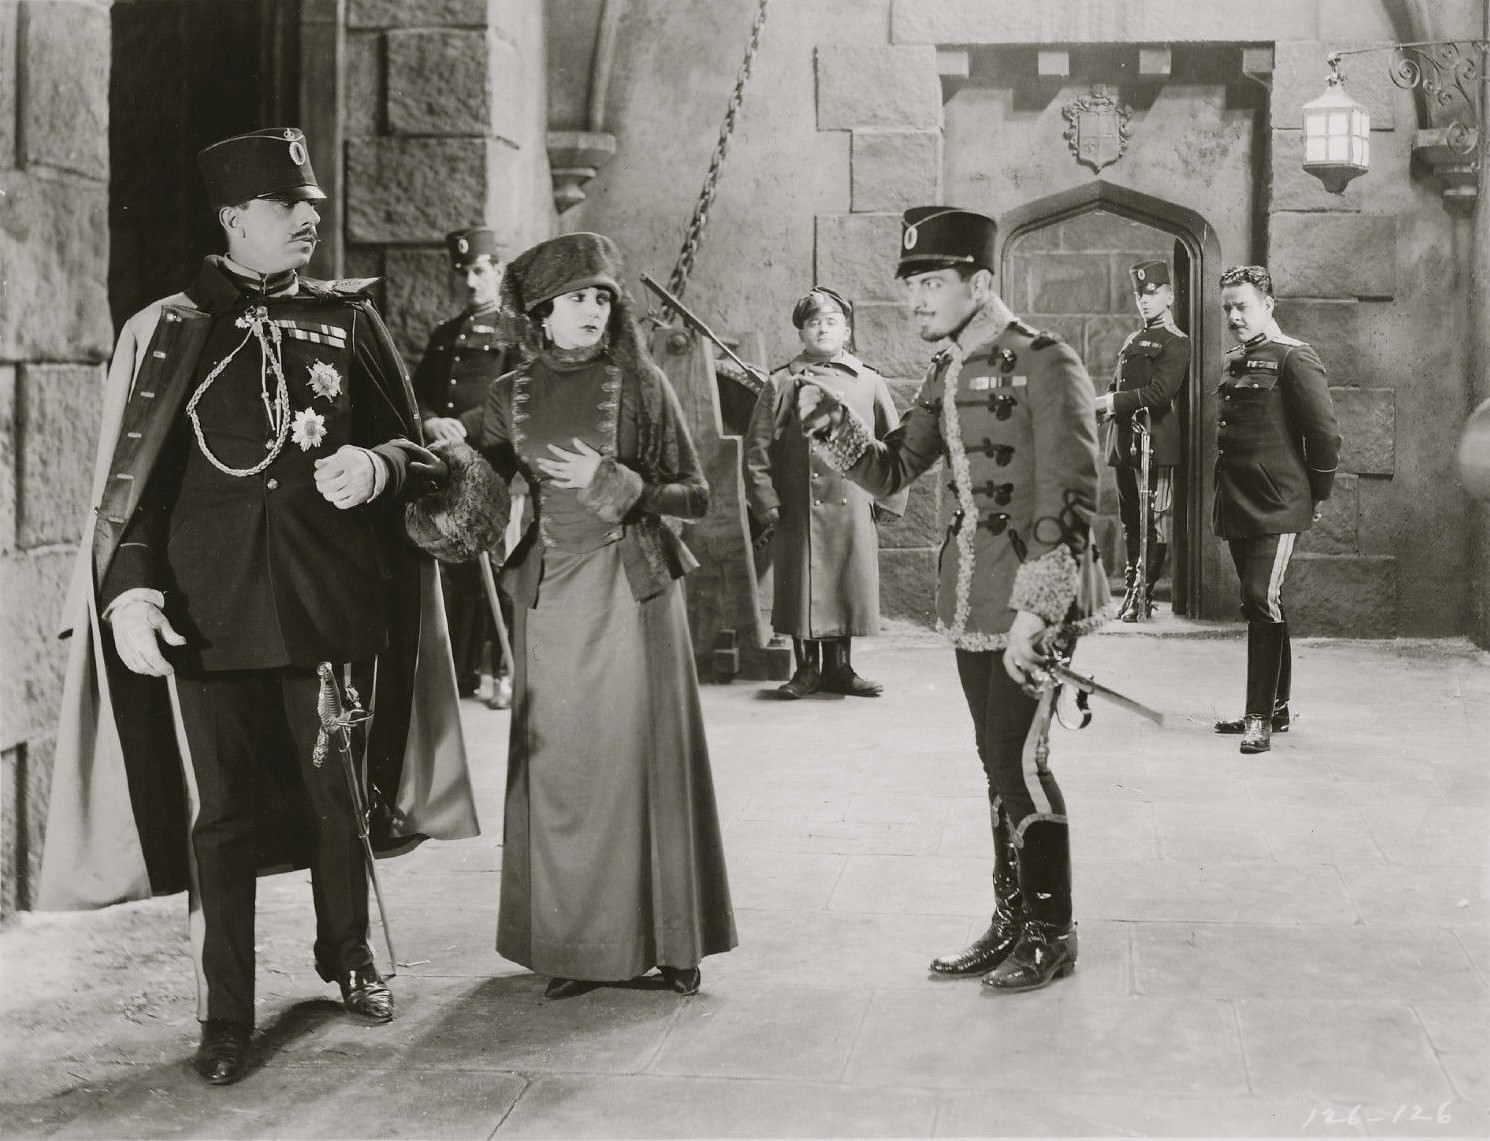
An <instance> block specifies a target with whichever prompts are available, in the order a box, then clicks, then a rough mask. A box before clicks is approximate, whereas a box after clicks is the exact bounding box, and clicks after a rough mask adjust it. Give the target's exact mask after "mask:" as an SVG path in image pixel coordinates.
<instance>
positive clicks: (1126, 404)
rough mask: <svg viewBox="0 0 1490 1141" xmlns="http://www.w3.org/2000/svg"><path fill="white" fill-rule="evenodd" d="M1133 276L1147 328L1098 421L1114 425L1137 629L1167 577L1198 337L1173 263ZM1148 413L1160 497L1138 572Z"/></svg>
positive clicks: (1125, 609)
mask: <svg viewBox="0 0 1490 1141" xmlns="http://www.w3.org/2000/svg"><path fill="white" fill-rule="evenodd" d="M1128 277H1129V278H1130V280H1131V281H1132V283H1133V300H1134V302H1135V303H1136V304H1137V306H1138V313H1139V316H1141V317H1142V318H1143V328H1142V329H1139V330H1138V331H1137V332H1136V333H1131V334H1129V336H1128V339H1127V340H1126V341H1124V342H1123V347H1122V349H1121V350H1119V352H1118V363H1117V369H1116V372H1115V373H1114V375H1113V378H1112V383H1111V385H1109V386H1108V389H1107V392H1106V393H1104V394H1103V395H1101V396H1099V397H1097V417H1098V419H1108V418H1110V420H1111V423H1110V424H1108V425H1105V430H1104V431H1103V433H1102V436H1103V458H1104V459H1105V460H1106V461H1107V466H1108V467H1111V468H1113V469H1114V474H1115V475H1116V476H1117V493H1118V516H1119V518H1121V519H1122V523H1123V549H1124V553H1125V555H1126V556H1127V565H1126V568H1125V570H1124V572H1123V580H1124V583H1125V585H1126V588H1127V590H1126V593H1125V594H1124V595H1123V601H1122V605H1121V606H1119V607H1118V615H1117V616H1118V618H1119V619H1121V620H1122V621H1124V622H1136V621H1137V620H1138V611H1139V608H1140V606H1146V607H1147V608H1148V612H1149V613H1152V612H1153V592H1154V584H1155V583H1156V582H1158V581H1159V578H1160V576H1161V575H1163V573H1164V555H1165V552H1166V550H1167V549H1168V546H1169V528H1170V524H1171V520H1172V517H1173V509H1174V469H1175V465H1176V464H1178V463H1179V462H1180V422H1179V417H1178V416H1176V415H1175V414H1174V407H1173V405H1174V399H1175V397H1176V396H1178V395H1179V392H1180V389H1181V388H1183V387H1184V384H1185V377H1186V376H1187V375H1188V374H1189V372H1190V338H1189V337H1187V336H1185V334H1184V333H1182V332H1180V330H1179V327H1178V326H1177V325H1175V323H1174V286H1173V284H1172V283H1171V282H1170V278H1169V265H1168V263H1167V262H1162V261H1145V262H1139V263H1138V264H1137V265H1135V266H1132V267H1131V268H1130V269H1129V270H1128ZM1140 409H1144V410H1146V411H1147V413H1148V433H1149V446H1150V448H1151V451H1150V454H1149V488H1148V490H1149V494H1150V495H1151V496H1152V497H1153V498H1152V501H1151V507H1150V512H1149V520H1148V532H1149V533H1148V553H1147V562H1148V566H1147V567H1144V568H1140V567H1139V565H1138V558H1139V547H1140V546H1142V543H1141V542H1140V539H1141V536H1140V534H1139V527H1140V526H1141V524H1140V520H1139V516H1140V514H1141V512H1140V510H1139V493H1138V478H1139V471H1140V455H1139V451H1138V449H1139V448H1140V447H1141V446H1142V443H1141V437H1140V436H1139V435H1138V434H1136V433H1135V432H1134V431H1133V417H1134V414H1135V413H1137V412H1138V411H1139V410H1140ZM1144 617H1148V614H1145V615H1144Z"/></svg>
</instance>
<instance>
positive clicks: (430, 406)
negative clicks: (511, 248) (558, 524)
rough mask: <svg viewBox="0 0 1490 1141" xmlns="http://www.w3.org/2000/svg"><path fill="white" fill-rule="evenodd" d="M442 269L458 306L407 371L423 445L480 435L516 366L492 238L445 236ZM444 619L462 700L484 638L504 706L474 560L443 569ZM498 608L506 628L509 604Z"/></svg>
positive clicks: (495, 700) (507, 695)
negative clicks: (457, 286) (500, 306)
mask: <svg viewBox="0 0 1490 1141" xmlns="http://www.w3.org/2000/svg"><path fill="white" fill-rule="evenodd" d="M445 245H446V247H447V248H448V249H449V251H450V267H451V270H452V272H453V273H455V274H456V275H457V276H459V277H460V278H461V279H462V280H463V282H464V287H465V291H466V295H467V303H466V307H465V308H464V309H462V310H461V311H460V312H459V313H458V314H456V315H455V316H454V317H452V318H451V319H450V320H448V321H446V322H445V323H444V324H443V325H440V326H439V327H437V328H436V329H435V331H434V332H433V333H431V334H430V338H429V344H428V345H427V346H426V347H425V350H424V356H423V358H422V359H421V360H420V362H419V367H418V368H416V369H415V370H414V381H413V383H414V398H415V399H416V400H417V401H418V402H419V418H420V420H422V421H423V423H424V432H425V436H426V437H427V438H428V439H430V440H448V441H453V442H464V441H466V440H468V439H469V440H475V439H477V438H479V437H480V435H481V414H482V409H483V408H485V406H486V393H487V390H488V389H489V388H490V387H491V383H492V381H494V380H496V379H497V377H499V376H501V375H502V374H503V373H504V372H507V371H508V370H509V369H511V368H514V367H515V366H516V365H517V363H518V358H517V353H516V351H515V350H514V349H510V348H507V347H504V346H503V345H502V343H501V341H500V340H499V339H498V336H497V333H498V323H497V298H498V294H499V293H500V291H501V287H502V263H501V261H500V259H499V252H498V249H497V240H496V235H495V234H493V233H492V231H491V230H489V229H488V228H487V227H485V226H475V227H472V228H471V229H468V230H456V231H455V232H454V233H450V234H447V235H445ZM441 585H442V586H443V587H444V590H445V615H446V618H447V619H448V621H449V623H450V642H451V646H452V648H453V650H454V652H455V676H456V682H457V684H458V686H459V689H460V694H461V696H462V697H471V696H474V695H475V693H476V691H477V689H479V688H480V686H481V655H482V651H483V649H484V648H485V646H486V643H487V642H488V640H492V650H491V652H492V704H493V706H495V707H496V708H498V709H505V708H507V707H508V706H509V705H511V704H512V680H511V663H510V662H504V661H503V660H502V656H501V655H502V648H501V642H500V641H499V640H493V639H492V634H493V632H494V630H495V624H494V622H493V619H492V616H491V606H490V603H489V601H488V599H487V596H486V585H485V583H484V582H483V580H482V575H481V567H480V565H479V564H478V563H477V562H475V561H472V562H467V563H454V564H446V566H445V567H444V568H443V574H442V575H441ZM501 606H502V611H503V615H504V618H505V620H506V621H507V623H508V627H509V629H510V628H511V622H512V603H511V602H510V601H509V600H508V599H507V598H505V597H503V598H502V599H501Z"/></svg>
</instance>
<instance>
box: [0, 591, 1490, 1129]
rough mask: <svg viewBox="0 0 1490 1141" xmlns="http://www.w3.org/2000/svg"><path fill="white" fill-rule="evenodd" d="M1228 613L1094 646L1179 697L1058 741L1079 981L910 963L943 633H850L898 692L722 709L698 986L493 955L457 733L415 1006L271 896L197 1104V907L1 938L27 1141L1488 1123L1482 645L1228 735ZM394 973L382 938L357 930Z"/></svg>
mask: <svg viewBox="0 0 1490 1141" xmlns="http://www.w3.org/2000/svg"><path fill="white" fill-rule="evenodd" d="M1244 654H1245V646H1244V642H1243V640H1242V637H1241V632H1240V628H1239V627H1236V626H1221V625H1216V626H1209V625H1203V624H1196V623H1185V622H1182V621H1179V620H1176V619H1168V620H1164V621H1158V622H1155V623H1153V624H1151V625H1150V626H1148V627H1145V628H1142V629H1139V630H1136V629H1134V628H1131V627H1128V628H1119V629H1115V630H1111V631H1110V632H1104V633H1103V634H1100V635H1097V636H1095V637H1092V638H1089V639H1087V640H1086V641H1085V642H1084V643H1083V645H1082V647H1081V649H1080V651H1079V654H1078V657H1077V661H1076V665H1077V667H1078V668H1079V669H1083V670H1086V671H1089V672H1092V673H1094V674H1095V675H1096V676H1097V677H1098V678H1099V680H1102V681H1103V682H1105V683H1107V684H1109V685H1112V686H1115V687H1117V688H1120V689H1122V690H1124V691H1126V692H1127V693H1129V694H1130V695H1131V696H1133V697H1136V698H1138V699H1140V700H1143V701H1145V702H1147V703H1149V704H1151V705H1154V706H1156V707H1158V708H1159V709H1161V710H1162V711H1163V712H1164V713H1165V714H1166V716H1167V719H1168V723H1167V725H1166V726H1165V727H1163V728H1160V727H1157V726H1155V725H1152V724H1150V723H1148V722H1146V721H1143V720H1140V719H1139V718H1137V717H1135V716H1133V715H1131V714H1129V713H1127V712H1124V711H1121V710H1118V709H1116V708H1114V707H1112V706H1107V705H1103V704H1102V703H1095V704H1096V719H1095V722H1094V723H1093V725H1092V726H1091V727H1090V728H1088V729H1086V730H1083V731H1070V732H1068V731H1064V730H1061V729H1059V728H1058V729H1057V730H1056V731H1055V740H1054V747H1053V753H1052V756H1053V765H1054V768H1055V770H1056V772H1057V774H1058V776H1059V777H1060V780H1061V783H1062V786H1063V788H1064V790H1065V793H1066V798H1067V801H1068V806H1069V810H1070V814H1071V818H1072V822H1073V825H1072V832H1073V849H1074V856H1075V908H1076V915H1077V918H1078V920H1079V923H1080V931H1081V959H1080V965H1079V967H1078V968H1077V971H1076V973H1075V975H1073V976H1072V977H1071V978H1069V979H1067V980H1063V981H1061V982H1058V983H1056V984H1055V985H1053V986H1051V987H1050V988H1048V989H1046V990H1043V991H1039V992H1034V993H1030V994H1024V995H996V994H993V993H991V992H988V989H987V988H984V987H981V986H980V985H979V984H978V982H977V981H976V980H967V981H964V980H955V981H944V980H936V979H932V978H930V977H928V974H927V970H926V963H927V961H928V960H929V959H931V958H932V957H933V956H935V955H937V954H940V953H944V952H947V951H949V950H953V949H955V948H957V947H959V946H961V945H962V944H963V943H964V942H965V941H966V940H968V939H969V938H970V937H971V936H973V935H975V934H977V933H978V932H979V931H981V930H982V927H983V925H984V924H985V923H986V921H987V911H988V908H989V885H988V873H989V863H990V852H991V842H990V839H989V835H988V821H987V803H986V799H985V796H984V793H983V789H982V787H981V773H980V770H979V768H978V765H977V762H976V759H975V758H974V755H973V751H972V747H971V731H970V728H969V722H968V718H967V713H966V710H965V707H964V705H963V700H962V696H961V693H960V691H959V689H958V685H957V678H956V672H955V667H954V662H953V656H952V653H951V651H950V650H949V649H948V648H947V647H946V645H945V644H944V643H942V642H941V641H940V640H938V639H936V638H935V637H934V636H932V635H930V634H928V633H926V632H924V631H919V630H915V629H912V628H909V627H903V626H897V627H896V628H895V630H894V632H892V633H891V634H889V635H887V636H885V637H881V638H879V639H874V640H865V641H863V642H861V643H859V644H858V646H856V652H855V660H856V665H857V666H858V667H859V669H860V670H861V672H863V673H865V674H866V675H868V676H871V677H874V678H876V679H877V680H880V681H882V682H884V683H885V685H886V694H885V696H884V697H883V698H881V699H879V700H873V701H866V700H861V699H844V698H827V697H818V698H813V699H809V700H806V701H801V702H797V703H779V702H774V701H768V700H762V699H761V697H760V694H759V690H760V689H761V688H762V687H761V686H760V685H759V684H758V683H750V682H740V681H737V682H735V683H734V684H732V685H723V686H709V687H705V689H704V692H703V700H704V712H705V718H706V721H707V724H708V728H709V739H710V748H711V752H712V757H713V765H714V775H715V782H716V787H717V791H718V797H719V807H720V814H721V821H722V824H723V828H724V838H725V844H726V849H727V854H728V858H729V870H730V879H731V885H732V889H733V896H734V904H735V914H736V920H737V923H738V927H739V936H740V945H739V947H738V948H737V949H736V950H735V951H733V952H731V953H730V954H727V955H722V956H717V957H713V958H710V959H707V960H705V962H704V964H703V970H704V988H703V992H702V993H701V994H700V995H698V996H697V997H694V998H688V999H681V998H678V997H677V996H675V995H673V994H672V993H671V992H669V991H665V990H662V989H660V988H659V987H657V986H655V985H647V984H645V983H635V984H632V985H628V986H625V987H607V988H603V989H600V990H596V991H593V992H591V993H589V994H586V995H583V996H581V997H578V998H572V999H568V1000H564V1001H550V1000H546V999H544V997H543V988H544V983H545V981H546V980H544V979H542V978H538V977H535V976H533V975H531V974H529V973H528V972H527V971H526V970H524V969H522V968H519V967H517V966H515V965H514V964H511V963H509V962H506V961H504V960H502V959H500V958H498V957H497V955H496V954H495V952H494V951H493V949H492V944H493V939H494V934H495V927H496V912H497V886H498V878H499V877H498V870H499V868H500V865H501V858H502V849H501V843H500V841H501V815H502V790H503V781H504V771H505V754H506V733H507V728H508V718H509V715H508V714H507V713H504V712H497V711H493V710H489V709H487V708H486V707H485V706H484V705H483V704H482V703H480V702H478V701H467V702H465V703H464V704H463V720H464V725H465V728H466V733H467V740H468V743H469V746H470V750H471V759H472V766H473V770H474V773H475V779H476V781H477V792H478V798H479V802H480V807H481V811H482V823H483V829H484V833H483V835H482V836H481V837H479V838H477V839H474V840H469V841H463V842H459V843H450V844H438V843H430V844H426V845H425V846H424V847H423V848H421V849H419V850H417V851H416V852H414V853H412V854H410V855H408V856H405V857H402V858H400V859H396V860H387V861H383V862H382V863H381V864H380V869H381V873H382V877H383V886H384V892H385V894H386V896H387V902H388V907H389V910H390V912H391V914H392V918H393V923H394V934H395V942H396V946H397V949H398V954H399V959H400V963H399V968H398V976H397V979H396V980H395V981H394V983H393V986H394V988H395V993H396V995H397V1001H398V1017H397V1018H396V1020H395V1021H394V1022H393V1023H392V1024H391V1025H388V1026H383V1027H367V1026H362V1025H353V1024H352V1023H351V1022H350V1021H348V1020H347V1019H345V1018H343V1017H342V1016H341V1015H340V1013H339V1006H338V1005H337V1004H336V1003H334V1002H333V1001H332V999H333V998H334V997H335V994H334V991H332V990H329V989H327V988H325V987H324V986H322V984H321V983H320V982H319V980H318V979H317V978H316V977H315V975H314V972H313V971H312V970H311V968H310V950H309V943H310V938H311V933H312V928H313V920H312V914H311V906H310V891H309V887H308V884H307V880H306V877H305V875H304V874H303V873H294V874H286V875H281V876H277V877H273V878H270V879H267V880H264V881H262V884H261V890H260V904H259V925H258V945H259V973H258V981H259V1030H258V1034H257V1037H256V1047H255V1062H254V1069H253V1072H252V1073H251V1074H250V1075H249V1076H248V1078H247V1079H246V1080H244V1081H243V1082H242V1083H241V1084H239V1085H236V1086H233V1087H229V1088H225V1089H214V1088H208V1087H206V1086H204V1085H203V1084H202V1083H201V1082H200V1081H198V1080H197V1079H196V1077H195V1076H194V1075H193V1074H192V1072H191V1071H190V1069H189V1067H188V1065H187V1059H188V1058H189V1056H190V1054H191V1051H192V1049H193V1047H194V1046H195V1043H196V1037H197V1029H198V1028H197V1024H196V1023H195V1021H194V1009H193V999H192V994H193V983H192V979H191V967H190V961H189V958H188V951H187V944H186V923H185V919H186V908H185V903H184V900H183V898H182V897H181V896H175V897H170V898H165V899H157V900H151V901H148V902H143V903H138V904H130V905H125V906H121V907H116V908H112V909H109V910H107V911H103V912H97V913H92V914H76V915H61V914H26V913H23V914H22V915H20V916H18V917H17V918H16V919H15V920H13V921H12V922H10V923H9V924H8V925H7V927H6V928H5V930H4V931H3V932H0V1041H3V1046H0V1048H3V1056H0V1136H4V1137H45V1136H58V1137H117V1138H123V1137H152V1138H165V1137H285V1138H292V1137H293V1138H300V1137H304V1138H341V1137H451V1138H487V1137H496V1138H509V1137H512V1138H516V1137H659V1138H661V1137H668V1138H671V1137H878V1136H893V1137H928V1136H938V1137H940V1136H1086V1135H1100V1136H1134V1135H1136V1136H1147V1135H1163V1136H1308V1137H1332V1136H1376V1135H1411V1136H1429V1137H1457V1136H1476V1137H1484V1136H1486V1135H1487V1134H1490V1017H1487V1015H1490V890H1487V882H1490V876H1487V870H1490V655H1487V654H1485V653H1483V652H1479V651H1476V650H1474V649H1473V648H1472V647H1470V646H1469V645H1468V644H1467V643H1465V642H1463V641H1432V642H1428V641H1385V642H1368V641H1334V640H1311V639H1304V640H1300V641H1298V642H1296V643H1295V654H1296V664H1295V676H1296V678H1297V683H1296V692H1295V707H1296V708H1297V709H1298V711H1299V713H1300V720H1299V723H1298V725H1297V726H1296V728H1295V729H1294V730H1293V731H1292V732H1290V733H1288V734H1287V735H1286V736H1280V737H1278V738H1275V744H1274V748H1273V751H1272V752H1271V753H1269V754H1266V755H1262V756H1258V757H1244V756H1241V755H1239V754H1238V752H1237V749H1236V739H1235V738H1222V737H1218V736H1216V735H1215V734H1214V733H1212V732H1211V728H1210V723H1211V721H1212V720H1213V719H1214V718H1215V717H1216V716H1218V715H1224V716H1232V715H1236V714H1238V713H1239V711H1240V710H1239V701H1240V698H1241V688H1242V676H1243V659H1244ZM374 946H375V948H376V949H377V951H378V953H379V954H380V956H381V955H382V946H381V943H380V942H377V941H375V943H374Z"/></svg>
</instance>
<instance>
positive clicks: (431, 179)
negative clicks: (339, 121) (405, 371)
mask: <svg viewBox="0 0 1490 1141" xmlns="http://www.w3.org/2000/svg"><path fill="white" fill-rule="evenodd" d="M347 64H348V66H347V92H346V100H345V107H346V113H345V119H344V122H343V129H344V133H345V138H346V233H345V239H346V251H347V252H346V267H347V272H348V274H350V275H366V276H382V277H385V278H386V281H385V283H384V286H383V289H384V295H383V298H382V302H383V311H384V313H385V315H386V316H387V318H388V323H389V326H390V328H391V329H392V331H393V334H394V338H395V340H396V341H397V342H398V345H399V348H400V349H401V350H402V351H403V352H404V354H405V356H406V358H407V359H408V361H409V363H410V366H411V367H412V366H413V364H414V363H415V362H416V361H417V360H418V358H419V355H420V353H422V352H423V350H424V344H425V340H426V338H427V337H428V335H429V332H430V330H431V329H433V327H434V326H435V325H436V324H438V323H439V322H440V321H442V320H444V319H446V318H447V317H449V316H450V315H451V313H453V312H454V311H455V310H456V309H458V308H459V307H460V305H461V304H463V302H464V298H463V295H460V294H457V293H456V292H454V291H453V289H452V285H453V283H452V280H451V277H450V273H449V261H448V258H447V255H446V253H445V249H444V245H443V239H444V235H445V234H446V233H448V232H449V231H451V230H455V229H460V228H461V227H464V226H474V225H487V226H491V227H492V228H493V229H494V230H495V231H496V232H497V238H498V242H499V243H500V245H501V247H502V250H503V253H504V255H506V256H511V255H512V254H515V253H517V252H518V251H520V250H522V249H523V248H525V247H526V246H528V245H531V244H532V243H533V242H535V241H538V240H539V239H541V238H545V237H548V236H549V234H550V233H552V232H553V229H554V225H555V215H554V210H553V204H552V192H551V184H550V180H549V172H548V156H547V150H546V145H545V135H546V130H547V120H546V109H545V107H544V98H543V92H544V87H545V85H544V67H545V60H544V37H543V6H542V3H541V0H399V2H394V0H348V3H347Z"/></svg>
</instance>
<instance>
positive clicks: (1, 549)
mask: <svg viewBox="0 0 1490 1141" xmlns="http://www.w3.org/2000/svg"><path fill="white" fill-rule="evenodd" d="M15 470H16V370H15V366H14V365H0V471H3V472H6V473H7V475H8V476H9V478H7V479H3V480H0V554H8V553H9V552H10V551H13V550H14V549H15V545H16V484H15Z"/></svg>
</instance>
